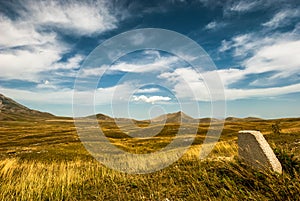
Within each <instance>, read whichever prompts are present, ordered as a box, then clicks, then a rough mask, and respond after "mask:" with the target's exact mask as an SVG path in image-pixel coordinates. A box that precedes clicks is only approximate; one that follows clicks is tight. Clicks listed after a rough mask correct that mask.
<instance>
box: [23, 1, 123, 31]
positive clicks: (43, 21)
mask: <svg viewBox="0 0 300 201" xmlns="http://www.w3.org/2000/svg"><path fill="white" fill-rule="evenodd" d="M22 6H23V7H24V8H25V9H24V10H18V12H19V14H20V15H21V16H22V20H26V21H29V22H30V23H31V24H34V25H35V26H50V27H51V26H52V27H57V28H59V29H62V30H65V31H69V33H70V34H77V35H91V34H94V33H101V32H103V31H107V30H111V29H114V28H116V23H117V19H116V17H115V16H113V15H112V14H111V13H110V10H109V6H108V3H107V2H106V1H104V0H100V1H82V2H81V1H70V2H60V1H54V0H50V1H27V2H26V3H24V4H22Z"/></svg>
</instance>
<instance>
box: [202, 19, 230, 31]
mask: <svg viewBox="0 0 300 201" xmlns="http://www.w3.org/2000/svg"><path fill="white" fill-rule="evenodd" d="M225 26H226V23H224V22H217V21H212V22H210V23H208V24H207V25H206V26H205V27H204V29H205V30H216V29H220V28H222V27H225Z"/></svg>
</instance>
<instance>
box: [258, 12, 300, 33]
mask: <svg viewBox="0 0 300 201" xmlns="http://www.w3.org/2000/svg"><path fill="white" fill-rule="evenodd" d="M299 8H300V7H299ZM299 8H298V9H285V10H281V11H279V12H278V13H276V14H275V15H274V16H273V18H272V19H271V20H269V21H267V22H265V23H263V24H262V25H263V26H265V27H269V28H272V29H275V28H277V27H281V26H286V25H288V24H289V23H288V22H289V21H290V20H291V19H293V18H296V17H300V11H299Z"/></svg>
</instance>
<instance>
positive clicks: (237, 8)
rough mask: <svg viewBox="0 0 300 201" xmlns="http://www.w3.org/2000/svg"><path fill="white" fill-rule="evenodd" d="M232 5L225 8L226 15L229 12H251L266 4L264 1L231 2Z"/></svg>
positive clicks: (245, 0)
mask: <svg viewBox="0 0 300 201" xmlns="http://www.w3.org/2000/svg"><path fill="white" fill-rule="evenodd" d="M229 2H230V3H229V4H228V5H227V7H225V13H228V12H249V11H251V10H253V9H255V8H257V7H258V6H259V5H262V4H266V3H267V2H266V1H264V0H240V1H229ZM231 2H232V3H231Z"/></svg>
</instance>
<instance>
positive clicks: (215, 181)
mask: <svg viewBox="0 0 300 201" xmlns="http://www.w3.org/2000/svg"><path fill="white" fill-rule="evenodd" d="M281 121H282V122H281V123H280V126H281V132H282V133H281V134H279V135H278V134H274V133H273V132H272V129H271V125H272V124H273V123H274V122H275V120H269V121H248V122H227V123H226V125H225V129H224V131H223V133H222V136H221V139H220V141H219V142H218V143H217V145H216V146H215V148H214V149H213V151H212V152H211V153H210V155H209V156H208V158H206V159H204V160H199V151H200V149H201V143H202V141H203V139H204V136H205V132H206V130H207V128H208V124H201V125H199V129H198V134H197V137H196V140H195V141H194V144H193V146H191V147H190V149H189V150H188V151H187V153H186V154H185V155H184V156H183V157H182V158H181V159H180V160H179V161H177V162H176V163H174V164H172V165H171V166H169V167H167V168H165V169H163V170H160V171H158V172H155V173H150V174H145V175H131V174H126V173H120V172H117V171H114V170H111V169H109V168H106V167H104V166H103V165H101V164H100V163H99V162H97V161H95V160H94V159H93V158H92V157H91V156H90V155H89V153H88V152H87V151H86V150H85V149H84V147H83V146H82V144H81V143H80V141H79V139H78V136H77V135H76V132H75V128H74V125H73V123H72V122H70V121H69V122H64V121H48V122H37V123H34V122H1V127H0V192H1V193H0V200H5V201H6V200H300V196H299V192H300V184H299V183H300V182H299V181H300V178H299V175H300V170H299V161H298V160H297V158H299V155H300V154H299V153H300V152H299V143H298V142H299V139H300V132H299V128H300V122H299V120H290V119H286V120H281ZM109 127H112V129H109ZM174 127H176V125H169V127H168V128H165V130H164V131H163V132H162V133H160V134H159V135H158V136H156V137H154V139H151V140H149V139H147V140H142V139H133V138H130V137H124V138H120V137H119V136H114V134H115V130H114V129H116V128H114V127H113V126H112V125H110V124H106V125H105V126H104V130H105V131H106V132H107V133H106V134H107V135H108V136H110V140H111V142H113V143H115V144H116V145H117V146H119V147H123V149H124V150H127V151H130V152H133V153H150V152H153V151H156V150H158V149H160V148H162V146H164V145H165V144H168V143H169V142H170V141H171V140H172V138H173V134H170V133H169V130H170V129H174ZM241 129H258V130H261V131H262V132H263V134H265V137H266V138H267V140H268V142H269V143H270V144H271V146H272V148H274V149H275V148H277V150H281V151H279V152H277V154H278V157H279V159H280V160H281V162H282V164H283V167H284V173H283V174H282V175H277V174H275V173H271V172H259V171H256V170H253V169H251V168H249V167H247V166H245V165H244V164H242V163H240V162H239V161H237V159H236V156H237V149H238V147H237V132H238V131H239V130H241ZM282 150H283V151H282ZM292 153H294V154H295V157H292V156H291V154H292Z"/></svg>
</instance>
